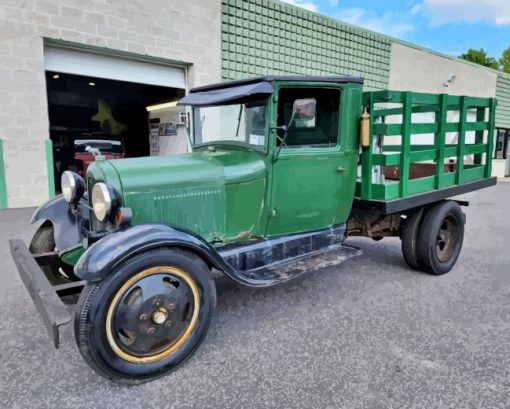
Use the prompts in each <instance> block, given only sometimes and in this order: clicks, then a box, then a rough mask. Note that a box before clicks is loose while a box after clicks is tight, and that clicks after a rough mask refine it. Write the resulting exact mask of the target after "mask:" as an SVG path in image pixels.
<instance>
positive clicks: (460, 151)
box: [455, 97, 467, 185]
mask: <svg viewBox="0 0 510 409" xmlns="http://www.w3.org/2000/svg"><path fill="white" fill-rule="evenodd" d="M466 121H467V104H466V98H465V97H461V98H460V112H459V138H458V140H457V172H456V174H455V184H457V185H460V184H461V183H462V176H463V175H462V174H463V172H464V155H465V151H466Z"/></svg>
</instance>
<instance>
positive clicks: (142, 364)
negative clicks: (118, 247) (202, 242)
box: [75, 249, 216, 384]
mask: <svg viewBox="0 0 510 409" xmlns="http://www.w3.org/2000/svg"><path fill="white" fill-rule="evenodd" d="M215 303H216V290H215V287H214V282H213V280H212V278H211V275H210V271H209V268H208V267H207V265H206V264H205V263H204V262H203V260H202V259H200V258H199V257H198V256H196V255H195V254H193V253H189V252H187V251H183V250H179V249H160V250H155V251H150V252H148V253H143V254H141V255H139V256H136V257H134V258H132V259H130V260H128V261H126V262H125V263H124V264H122V265H121V266H119V267H118V268H116V269H115V270H114V271H112V272H111V274H110V275H109V276H108V277H107V278H106V279H105V280H104V281H101V282H98V283H89V284H87V286H86V287H85V289H84V291H83V292H82V295H81V296H80V301H79V303H78V308H77V313H76V318H75V336H76V341H77V343H78V348H79V350H80V353H81V354H82V356H83V358H84V359H85V360H86V362H87V363H88V364H89V365H90V367H91V368H92V369H94V370H95V371H96V372H98V373H99V374H100V375H102V376H104V377H106V378H108V379H110V380H113V381H116V382H121V383H129V384H134V383H141V382H146V381H149V380H152V379H154V378H158V377H160V376H162V375H165V374H166V373H168V372H170V371H172V370H174V369H176V368H177V367H178V366H179V365H180V364H181V363H183V362H184V361H185V360H186V359H187V358H188V357H189V356H191V354H193V352H194V351H195V350H196V349H197V348H198V346H199V345H200V344H201V342H202V341H203V339H204V338H205V335H206V333H207V330H208V327H209V324H210V321H211V316H212V312H213V309H214V306H215Z"/></svg>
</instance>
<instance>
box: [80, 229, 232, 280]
mask: <svg viewBox="0 0 510 409" xmlns="http://www.w3.org/2000/svg"><path fill="white" fill-rule="evenodd" d="M171 246H176V247H181V248H186V249H189V250H191V251H194V252H195V253H197V254H199V255H200V256H202V257H203V258H204V259H205V260H206V261H208V262H209V264H210V265H212V266H214V267H215V268H217V269H218V270H221V271H223V272H224V273H225V274H226V275H228V276H230V277H232V278H234V277H235V276H236V274H235V272H234V271H233V269H232V267H231V266H230V265H228V264H227V263H226V262H225V261H224V260H223V259H222V258H221V256H220V255H219V254H218V252H217V251H216V250H215V249H214V248H213V247H212V246H210V245H209V244H208V243H207V242H206V241H205V240H203V239H202V238H201V237H199V236H197V235H195V234H194V233H192V232H189V231H186V230H182V229H179V228H176V227H170V226H167V225H164V224H139V225H136V226H132V227H128V228H126V229H123V230H119V231H117V232H114V233H111V234H109V235H107V236H106V237H104V238H102V239H101V240H99V241H98V242H96V243H94V244H93V245H92V246H91V247H90V248H88V249H87V251H86V252H85V253H84V254H83V255H82V256H81V257H80V259H79V260H78V263H77V264H76V265H75V267H74V273H75V275H76V276H77V277H79V278H80V279H82V280H85V281H100V280H103V279H104V278H106V277H107V276H108V274H110V272H111V271H112V269H113V268H114V267H115V266H117V265H118V264H119V263H121V262H122V261H124V260H126V259H128V258H130V257H132V256H134V255H136V254H140V253H143V252H145V251H149V250H151V249H154V248H158V247H171Z"/></svg>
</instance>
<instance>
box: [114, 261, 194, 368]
mask: <svg viewBox="0 0 510 409" xmlns="http://www.w3.org/2000/svg"><path fill="white" fill-rule="evenodd" d="M199 308H200V298H199V290H198V287H197V286H196V284H195V281H194V280H193V278H192V277H191V276H190V275H189V274H188V273H186V272H184V271H182V270H179V269H177V268H173V267H155V268H151V269H148V270H144V271H142V272H141V273H138V274H136V275H135V276H133V277H132V278H131V279H129V280H128V281H127V282H126V283H125V284H124V285H122V286H121V288H120V289H119V291H118V292H117V293H116V295H115V297H114V299H113V301H112V303H111V304H110V306H109V309H108V313H107V323H106V324H107V327H106V330H107V338H108V342H109V344H110V347H111V348H112V350H113V351H114V352H115V353H116V354H117V355H118V356H120V357H121V358H123V359H125V360H127V361H129V362H136V363H149V362H157V361H159V360H161V359H164V358H166V357H168V356H169V355H171V354H172V353H173V352H174V351H175V350H177V348H179V347H180V345H182V344H183V343H184V342H186V340H187V339H188V338H189V336H190V334H191V332H192V331H193V329H194V328H195V326H196V323H197V321H198V312H199Z"/></svg>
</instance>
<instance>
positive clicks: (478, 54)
mask: <svg viewBox="0 0 510 409" xmlns="http://www.w3.org/2000/svg"><path fill="white" fill-rule="evenodd" d="M459 58H462V59H463V60H467V61H471V62H474V63H475V64H480V65H484V66H485V67H489V68H494V69H496V70H497V69H498V68H499V64H498V61H497V60H496V59H495V58H493V57H489V56H488V55H487V53H486V52H485V51H484V50H483V48H480V49H479V50H475V49H473V48H470V49H469V50H467V52H465V53H464V54H461V55H459Z"/></svg>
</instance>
